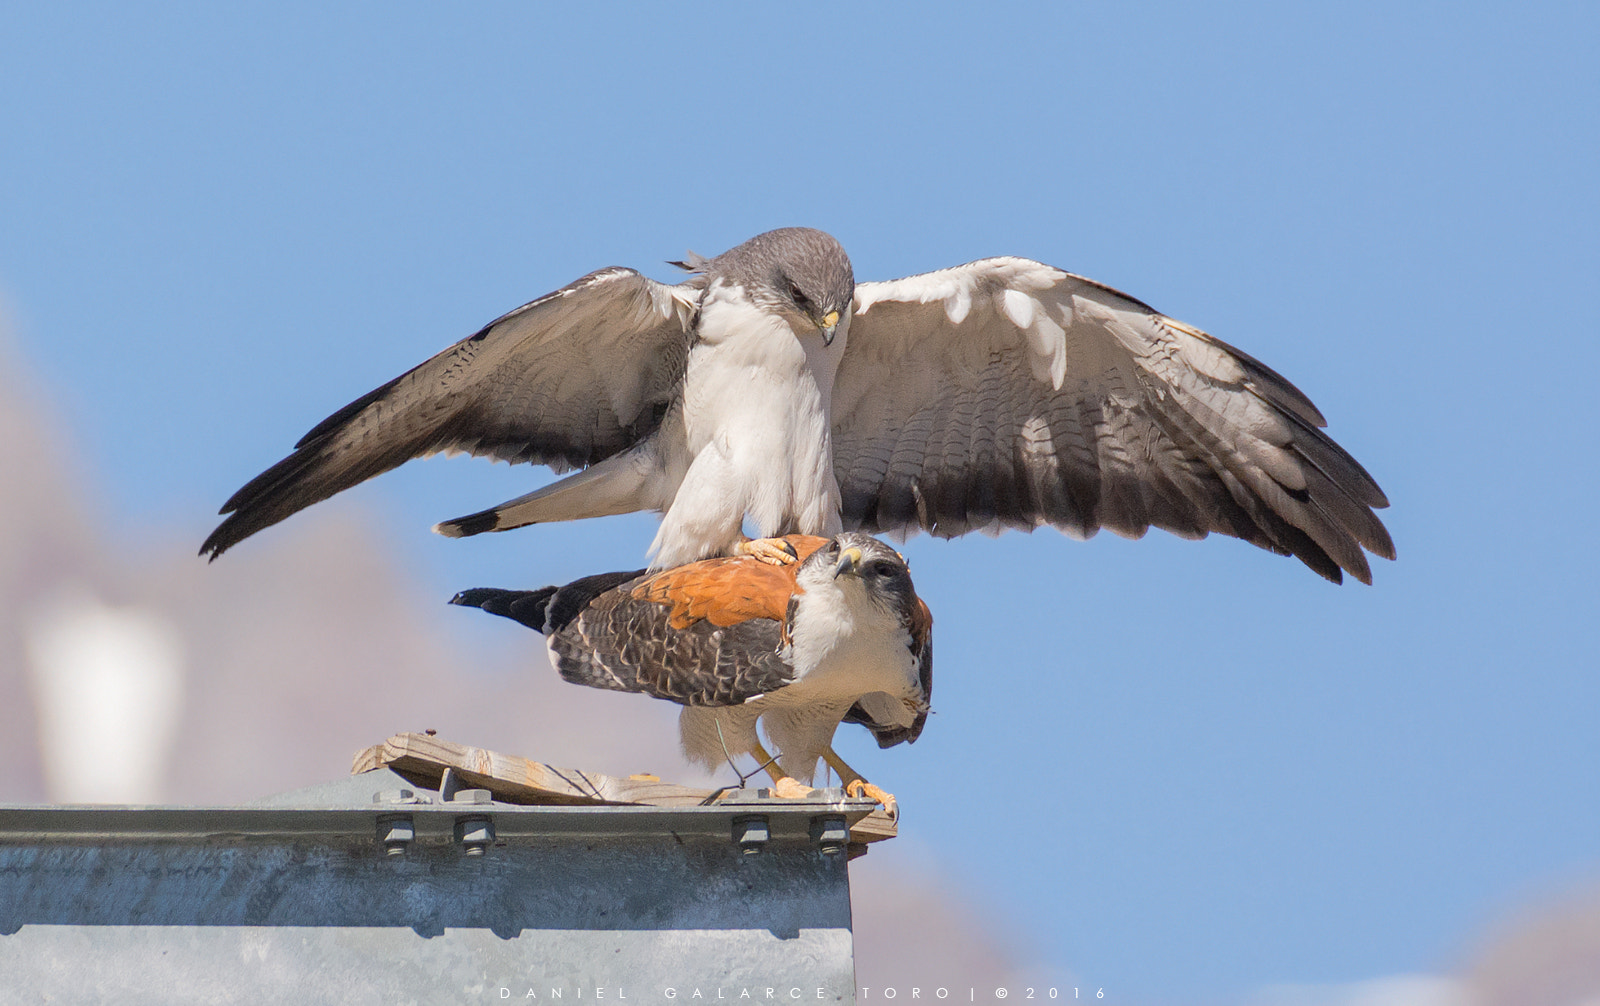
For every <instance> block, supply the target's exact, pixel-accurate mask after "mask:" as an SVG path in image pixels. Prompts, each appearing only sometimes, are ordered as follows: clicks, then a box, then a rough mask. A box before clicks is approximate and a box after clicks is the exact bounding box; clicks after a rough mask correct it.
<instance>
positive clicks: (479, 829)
mask: <svg viewBox="0 0 1600 1006" xmlns="http://www.w3.org/2000/svg"><path fill="white" fill-rule="evenodd" d="M456 841H457V842H460V843H461V845H462V846H463V847H464V849H465V851H466V854H467V855H469V856H481V855H483V850H484V849H487V848H488V847H489V846H490V845H491V844H492V843H493V842H494V821H493V820H492V819H490V818H487V817H482V816H479V815H473V816H471V817H458V818H456Z"/></svg>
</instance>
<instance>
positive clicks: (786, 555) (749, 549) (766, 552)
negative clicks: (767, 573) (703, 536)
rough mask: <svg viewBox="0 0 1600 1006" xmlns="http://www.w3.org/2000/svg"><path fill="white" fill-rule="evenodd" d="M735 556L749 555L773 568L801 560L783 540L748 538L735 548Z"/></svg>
mask: <svg viewBox="0 0 1600 1006" xmlns="http://www.w3.org/2000/svg"><path fill="white" fill-rule="evenodd" d="M733 551H734V554H735V555H748V556H754V557H755V558H757V559H760V560H761V561H762V562H764V563H767V564H769V565H772V566H787V565H789V564H790V563H792V562H796V561H798V560H799V558H800V555H799V553H797V552H796V551H795V550H794V546H793V545H791V544H789V543H788V542H786V541H784V540H783V539H782V538H746V539H744V540H743V541H741V542H739V544H737V545H735V546H734V548H733Z"/></svg>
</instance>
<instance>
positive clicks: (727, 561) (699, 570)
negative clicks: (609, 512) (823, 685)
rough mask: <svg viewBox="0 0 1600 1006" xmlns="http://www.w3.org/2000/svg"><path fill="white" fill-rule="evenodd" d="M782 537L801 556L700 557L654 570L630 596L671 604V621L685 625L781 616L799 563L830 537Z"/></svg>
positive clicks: (671, 623) (682, 627) (713, 623)
mask: <svg viewBox="0 0 1600 1006" xmlns="http://www.w3.org/2000/svg"><path fill="white" fill-rule="evenodd" d="M785 540H786V541H788V543H789V545H790V547H792V548H793V549H794V550H795V553H796V554H797V555H798V556H799V559H798V560H797V561H796V562H793V563H790V564H788V565H786V566H774V565H771V564H769V563H765V562H762V561H760V560H759V559H755V558H752V557H750V556H731V557H721V558H716V559H703V560H701V561H700V562H691V563H689V564H688V565H686V566H679V567H677V568H675V569H668V570H663V571H662V572H660V573H657V574H656V575H655V576H652V577H650V578H649V579H647V580H645V581H644V582H643V583H640V584H639V585H638V586H636V587H634V588H633V590H632V591H631V596H632V597H633V599H634V600H636V601H650V602H653V603H655V604H664V605H667V606H668V607H670V608H671V609H672V614H671V617H670V619H669V624H670V625H671V626H672V627H673V628H674V629H687V628H688V627H689V626H691V625H693V624H694V623H695V622H698V621H700V620H701V619H704V620H706V621H708V622H710V623H711V624H712V625H717V626H727V625H737V624H738V623H740V622H746V621H749V620H750V619H752V618H770V619H772V620H773V621H776V622H782V621H783V620H784V617H785V615H786V614H787V613H788V610H789V598H790V597H791V596H793V595H794V592H795V591H796V589H798V588H797V587H796V586H795V579H794V578H795V573H796V571H797V570H798V569H799V566H800V563H801V562H804V561H805V559H806V557H807V556H809V555H810V554H811V553H813V552H815V551H816V550H817V549H819V548H821V547H822V546H823V545H826V544H827V543H828V539H827V538H818V537H815V536H813V535H799V534H795V535H787V536H785Z"/></svg>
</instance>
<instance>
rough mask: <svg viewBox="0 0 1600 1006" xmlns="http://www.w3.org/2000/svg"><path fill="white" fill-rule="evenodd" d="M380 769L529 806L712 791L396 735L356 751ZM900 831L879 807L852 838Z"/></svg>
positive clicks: (678, 797)
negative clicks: (450, 772)
mask: <svg viewBox="0 0 1600 1006" xmlns="http://www.w3.org/2000/svg"><path fill="white" fill-rule="evenodd" d="M380 768H390V769H393V770H394V771H395V772H397V773H399V774H400V775H402V776H405V777H406V778H407V779H410V780H411V781H413V782H415V783H417V785H419V786H428V787H433V788H437V787H438V785H439V783H440V782H441V781H442V780H443V778H444V772H445V770H446V769H454V770H455V772H456V774H457V775H459V776H460V777H461V780H462V782H464V783H467V784H468V785H469V786H472V787H476V788H479V789H486V790H489V791H490V792H491V793H492V794H494V796H495V797H496V798H498V799H504V800H505V801H506V802H507V803H521V804H529V805H540V804H545V805H549V804H555V805H560V806H623V805H629V804H634V805H640V804H642V805H645V806H651V807H693V806H698V805H699V804H701V803H703V802H704V801H705V799H706V798H707V797H709V796H710V795H711V793H712V790H708V789H696V788H693V787H690V786H680V785H678V784H676V783H669V782H659V781H650V780H643V779H620V778H618V777H616V776H611V775H605V774H604V773H600V772H582V771H579V770H577V769H562V768H554V767H552V766H549V765H545V764H543V763H541V762H536V761H530V760H529V759H527V758H521V757H518V756H517V755H507V754H501V753H499V752H497V751H486V750H484V749H483V748H475V747H471V746H468V745H466V744H457V743H455V742H454V741H447V740H444V739H442V738H440V737H437V736H429V735H427V734H418V733H403V734H395V735H394V736H393V737H390V738H389V739H388V740H385V741H384V742H383V743H382V744H374V745H373V746H372V747H369V748H363V749H362V750H360V751H357V752H356V754H355V757H354V758H353V759H352V762H351V765H350V774H351V775H359V774H360V773H362V772H371V771H374V770H376V769H380ZM898 833H899V828H898V825H897V823H896V821H895V819H894V818H892V817H890V816H889V814H888V812H887V811H885V810H884V809H883V808H882V807H878V808H875V809H874V810H873V811H872V813H870V814H868V815H867V816H866V817H863V818H862V819H861V820H859V821H857V822H856V823H855V824H854V825H853V826H852V827H851V828H850V840H851V841H852V842H859V843H869V842H881V841H883V840H884V839H887V838H894V837H895V836H896V835H897V834H898Z"/></svg>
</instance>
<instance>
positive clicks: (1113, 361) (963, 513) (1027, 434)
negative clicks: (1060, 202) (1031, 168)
mask: <svg viewBox="0 0 1600 1006" xmlns="http://www.w3.org/2000/svg"><path fill="white" fill-rule="evenodd" d="M848 340H849V341H848V343H847V345H846V349H845V354H844V357H843V359H842V361H841V362H840V365H839V372H838V378H837V381H836V382H835V385H834V389H833V405H832V416H833V450H834V473H835V475H836V476H837V477H838V480H839V488H840V492H841V497H842V501H843V518H844V526H845V527H846V528H860V529H862V530H866V531H888V532H906V531H914V530H917V529H919V528H920V529H923V530H927V531H930V532H932V533H933V534H936V535H939V536H941V537H953V536H955V535H959V534H964V533H966V532H967V531H969V530H994V531H998V530H1001V529H1003V528H1007V527H1015V528H1022V529H1032V528H1034V527H1037V526H1039V525H1041V524H1051V525H1054V526H1055V527H1057V528H1060V529H1061V530H1063V531H1065V532H1067V533H1068V534H1072V535H1075V536H1078V537H1088V536H1090V535H1092V534H1094V533H1095V532H1096V531H1097V530H1099V529H1100V528H1102V527H1106V528H1110V529H1111V530H1112V531H1115V532H1116V533H1118V534H1121V535H1125V536H1127V537H1133V538H1137V537H1140V536H1142V535H1143V534H1144V533H1145V531H1146V530H1147V529H1148V528H1149V527H1151V526H1155V527H1160V528H1165V529H1166V530H1168V531H1171V532H1173V533H1174V534H1177V535H1180V536H1182V537H1187V538H1201V537H1204V536H1205V535H1207V534H1208V533H1210V532H1213V531H1216V532H1220V533H1222V534H1228V535H1233V536H1235V537H1238V538H1243V539H1244V540H1245V541H1248V542H1251V543H1253V544H1255V545H1259V546H1261V547H1262V548H1266V549H1270V550H1272V551H1274V552H1278V553H1280V554H1283V555H1294V556H1297V557H1299V558H1300V559H1301V561H1303V562H1305V563H1306V565H1308V566H1310V567H1311V568H1312V569H1314V570H1316V571H1317V572H1318V573H1321V574H1322V575H1323V576H1325V577H1327V578H1328V579H1330V580H1333V581H1334V582H1338V581H1339V580H1340V578H1341V575H1340V570H1341V569H1343V570H1344V571H1346V572H1349V573H1350V574H1351V575H1353V576H1355V577H1356V578H1357V579H1359V580H1361V581H1362V582H1370V581H1371V570H1370V569H1369V567H1368V564H1367V559H1366V556H1365V555H1364V554H1363V553H1362V549H1363V548H1365V549H1366V550H1367V551H1370V552H1372V553H1374V554H1376V555H1380V556H1383V557H1384V558H1389V559H1392V558H1394V543H1393V542H1392V541H1391V540H1390V538H1389V534H1388V532H1387V531H1386V530H1385V529H1384V526H1383V524H1382V523H1381V522H1380V521H1379V520H1378V518H1377V516H1376V515H1375V514H1374V513H1373V508H1376V507H1384V506H1387V505H1388V501H1387V500H1386V499H1385V498H1384V495H1383V492H1382V490H1380V489H1379V488H1378V485H1377V483H1376V482H1374V481H1373V480H1372V477H1371V476H1369V475H1368V474H1367V473H1366V471H1364V470H1363V469H1362V467H1361V466H1360V465H1359V464H1357V463H1356V461H1355V459H1354V458H1352V457H1350V455H1349V454H1347V453H1345V451H1344V450H1343V449H1342V448H1340V447H1339V445H1337V444H1335V443H1334V442H1333V441H1332V440H1330V439H1329V438H1328V437H1327V436H1326V435H1325V434H1324V433H1323V432H1322V431H1321V429H1320V427H1322V426H1323V425H1325V421H1324V420H1323V418H1322V415H1321V413H1319V412H1318V411H1317V409H1316V407H1315V406H1314V405H1312V404H1311V402H1310V401H1309V400H1308V399H1307V398H1306V397H1305V395H1303V394H1301V393H1300V391H1299V390H1298V389H1296V388H1295V387H1294V385H1292V384H1290V383H1289V382H1288V381H1286V380H1284V379H1283V378H1282V377H1280V376H1279V375H1278V374H1276V373H1274V372H1273V371H1272V370H1270V369H1269V368H1267V367H1266V366H1264V365H1263V364H1261V363H1259V362H1258V361H1256V360H1254V359H1252V358H1251V357H1249V356H1247V355H1245V354H1244V353H1241V352H1239V351H1238V350H1236V349H1234V348H1233V347H1232V346H1229V345H1227V344H1226V343H1223V342H1221V341H1220V340H1218V339H1214V338H1212V337H1211V336H1210V335H1207V334H1206V333H1205V332H1202V331H1200V330H1199V329H1196V328H1193V327H1191V326H1189V325H1185V324H1183V323H1182V322H1178V321H1174V320H1173V319H1171V318H1168V317H1166V316H1164V315H1162V314H1160V313H1158V312H1156V311H1154V310H1152V309H1151V308H1149V307H1147V306H1146V305H1144V304H1141V303H1140V302H1139V301H1137V300H1134V299H1133V298H1131V297H1128V296H1125V295H1123V294H1121V293H1118V292H1117V291H1115V290H1112V289H1110V288H1109V287H1105V286H1102V285H1100V284H1098V283H1095V282H1093V281H1091V280H1087V279H1084V278H1083V277H1081V276H1075V275H1073V274H1071V273H1068V272H1063V271H1062V270H1060V269H1056V268H1053V267H1051V266H1047V265H1044V264H1042V263H1039V262H1034V261H1031V260H1028V259H1019V258H993V259H984V260H981V261H978V262H973V263H970V264H968V265H964V266H959V267H957V268H954V269H944V270H941V271H939V272H932V273H925V274H923V275H919V276H910V277H907V278H905V279H899V280H893V281H890V282H886V283H861V284H858V285H857V286H856V297H855V312H854V317H853V319H852V321H851V323H850V327H849V335H848Z"/></svg>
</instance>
